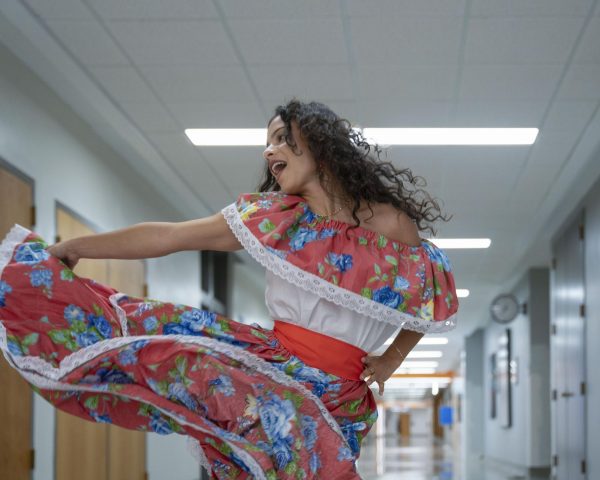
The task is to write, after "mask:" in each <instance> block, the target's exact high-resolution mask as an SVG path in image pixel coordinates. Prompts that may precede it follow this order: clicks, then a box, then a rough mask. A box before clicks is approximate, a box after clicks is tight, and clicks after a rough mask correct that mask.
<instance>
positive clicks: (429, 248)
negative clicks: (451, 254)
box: [423, 242, 452, 272]
mask: <svg viewBox="0 0 600 480" xmlns="http://www.w3.org/2000/svg"><path fill="white" fill-rule="evenodd" d="M423 246H424V247H425V251H426V252H427V255H428V256H429V258H430V259H431V261H432V262H436V263H441V264H442V266H443V267H444V270H446V271H448V272H451V271H452V265H451V264H450V260H449V259H448V257H447V256H446V254H445V253H444V251H443V250H441V249H439V248H437V247H435V246H434V245H432V244H430V243H429V242H423Z"/></svg>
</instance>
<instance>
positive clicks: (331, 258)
mask: <svg viewBox="0 0 600 480" xmlns="http://www.w3.org/2000/svg"><path fill="white" fill-rule="evenodd" d="M325 261H326V262H327V263H329V264H330V265H333V266H334V267H335V269H336V270H339V271H340V272H342V273H343V272H345V271H346V270H350V269H351V268H352V255H348V254H345V253H340V254H337V253H334V252H329V253H328V254H327V256H326V257H325Z"/></svg>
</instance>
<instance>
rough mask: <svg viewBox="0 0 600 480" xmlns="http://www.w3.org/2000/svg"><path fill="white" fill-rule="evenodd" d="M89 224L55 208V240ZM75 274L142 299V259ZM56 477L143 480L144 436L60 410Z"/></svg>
mask: <svg viewBox="0 0 600 480" xmlns="http://www.w3.org/2000/svg"><path fill="white" fill-rule="evenodd" d="M93 233H95V232H94V231H93V230H92V229H91V228H90V227H89V226H87V225H85V223H83V222H81V221H80V220H78V219H77V218H76V217H75V216H74V215H72V214H71V213H69V212H68V211H66V210H65V209H62V208H58V209H57V234H58V236H59V238H60V240H67V239H70V238H75V237H79V236H82V235H91V234H93ZM75 272H76V273H77V274H78V275H80V276H84V277H89V278H93V279H94V280H96V281H97V282H100V283H104V284H107V285H110V286H112V287H113V288H115V289H117V290H119V291H122V292H125V293H128V294H130V295H133V296H140V297H141V296H143V295H144V290H145V289H144V285H145V282H144V279H145V266H144V262H143V261H141V260H98V259H94V260H91V259H82V260H80V261H79V263H78V264H77V266H76V267H75ZM56 442H57V453H56V465H57V469H56V471H57V479H59V480H63V479H64V480H70V479H80V478H85V479H86V480H87V479H92V480H96V479H98V480H143V479H144V478H145V472H146V437H145V433H143V432H135V431H131V430H127V429H124V428H120V427H117V426H114V425H107V424H96V423H92V422H88V421H85V420H81V419H79V418H78V417H74V416H72V415H68V414H64V413H62V412H59V413H58V415H57V439H56Z"/></svg>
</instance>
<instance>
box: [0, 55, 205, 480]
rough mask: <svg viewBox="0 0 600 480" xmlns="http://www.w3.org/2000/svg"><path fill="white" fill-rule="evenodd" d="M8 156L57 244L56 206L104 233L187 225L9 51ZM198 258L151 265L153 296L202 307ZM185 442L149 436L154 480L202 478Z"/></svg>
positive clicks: (5, 68)
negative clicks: (30, 186)
mask: <svg viewBox="0 0 600 480" xmlns="http://www.w3.org/2000/svg"><path fill="white" fill-rule="evenodd" d="M0 157H2V158H3V159H4V160H5V161H7V162H8V163H10V164H12V165H14V166H15V167H17V168H18V169H20V170H21V171H23V172H24V173H25V174H27V175H29V176H30V177H32V178H33V179H34V181H35V205H36V207H37V225H36V227H35V230H36V231H37V233H39V234H40V235H41V236H42V237H44V238H45V239H46V240H48V241H49V242H52V240H53V239H54V237H55V225H54V218H55V215H54V211H55V200H58V201H60V202H61V203H63V204H64V205H66V206H68V207H69V208H71V209H72V210H74V211H75V212H77V213H78V214H79V215H81V216H82V217H84V218H86V219H88V220H90V221H92V222H93V223H94V224H95V225H97V226H98V227H99V228H100V229H101V230H102V231H107V230H112V229H116V228H121V227H124V226H127V225H130V224H133V223H138V222H143V221H149V220H155V221H179V220H184V219H183V218H181V216H180V214H179V213H178V212H177V210H176V209H175V208H173V207H172V206H170V205H168V204H167V203H166V202H165V201H164V199H162V198H161V197H159V196H158V195H157V194H156V193H155V192H154V191H153V189H152V188H151V187H150V186H149V185H148V184H147V183H146V182H144V181H142V180H140V179H139V178H138V177H137V176H136V175H135V174H134V173H133V172H132V170H131V168H129V167H127V165H126V164H125V162H124V161H123V159H121V158H119V156H118V155H117V154H116V153H115V152H114V151H112V150H111V149H110V148H109V147H108V146H107V145H106V144H104V143H103V142H102V141H101V140H99V138H98V137H96V136H95V135H94V132H93V131H91V129H89V128H88V127H87V125H85V124H83V122H81V120H80V119H79V118H78V117H76V116H75V115H74V114H73V113H72V111H71V110H70V109H69V108H68V107H67V106H66V105H65V104H63V103H62V102H61V101H60V100H59V99H58V98H57V97H56V96H55V95H54V94H53V93H52V92H51V91H50V90H49V89H48V88H47V87H46V86H45V84H43V83H42V82H41V81H40V80H39V79H38V78H37V77H35V76H33V75H32V74H31V72H30V71H29V70H28V69H27V68H25V67H24V66H23V65H22V64H21V63H20V62H19V61H18V60H17V59H16V58H15V57H14V56H13V55H12V54H11V53H10V52H9V51H7V50H6V49H5V48H4V47H3V46H2V45H0ZM198 257H199V255H198V253H196V252H184V253H178V254H175V255H171V256H169V257H165V258H162V259H151V260H149V261H148V276H147V280H148V287H149V295H150V296H151V297H154V298H157V299H162V300H166V301H172V302H176V303H183V304H187V305H192V306H199V305H200V274H199V258H198ZM34 398H35V401H34V448H35V450H36V469H35V471H34V476H33V478H34V480H46V479H52V478H53V472H54V465H53V463H54V458H53V457H54V446H53V442H54V410H53V408H52V407H51V406H50V404H48V403H46V402H45V401H44V400H42V399H41V398H40V397H38V396H37V395H36V396H35V397H34ZM183 443H184V442H183V439H177V438H175V437H173V436H170V437H159V436H158V435H149V436H148V458H149V461H148V467H149V474H150V479H151V480H162V479H166V478H168V479H169V480H178V479H181V480H184V479H185V480H189V479H192V478H198V472H199V469H198V465H197V464H196V463H195V461H194V460H193V459H192V457H191V456H190V455H189V454H188V453H187V450H186V449H185V448H183V447H182V445H183Z"/></svg>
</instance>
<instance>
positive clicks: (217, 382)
mask: <svg viewBox="0 0 600 480" xmlns="http://www.w3.org/2000/svg"><path fill="white" fill-rule="evenodd" d="M208 384H209V385H211V386H214V387H215V390H216V391H217V392H220V393H222V394H223V395H224V396H226V397H232V396H233V395H234V394H235V389H234V388H233V385H232V383H231V378H229V377H228V376H227V375H219V376H218V377H217V378H215V379H214V380H211V381H210V382H208Z"/></svg>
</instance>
